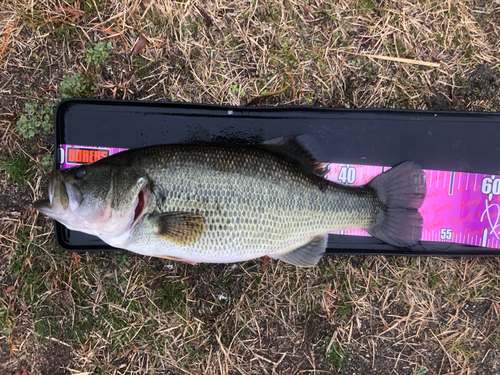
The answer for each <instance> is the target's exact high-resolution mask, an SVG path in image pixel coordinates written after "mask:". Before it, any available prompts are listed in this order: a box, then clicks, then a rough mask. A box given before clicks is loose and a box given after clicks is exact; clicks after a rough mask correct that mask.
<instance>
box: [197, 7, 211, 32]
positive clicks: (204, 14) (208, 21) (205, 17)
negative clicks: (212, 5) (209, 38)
mask: <svg viewBox="0 0 500 375" xmlns="http://www.w3.org/2000/svg"><path fill="white" fill-rule="evenodd" d="M196 9H198V12H200V13H201V15H202V17H203V21H205V26H206V27H210V26H212V25H213V22H212V19H211V18H210V16H209V15H208V14H207V12H205V11H204V10H203V9H201V8H200V7H198V6H197V7H196Z"/></svg>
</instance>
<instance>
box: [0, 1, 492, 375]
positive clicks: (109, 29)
mask: <svg viewBox="0 0 500 375" xmlns="http://www.w3.org/2000/svg"><path fill="white" fill-rule="evenodd" d="M0 9H1V12H0V20H1V21H0V67H1V69H0V107H1V111H0V140H1V142H2V145H1V151H0V166H1V169H2V171H1V173H0V192H1V194H0V223H1V224H0V373H3V372H5V373H7V374H12V373H16V371H17V370H18V369H20V368H21V366H25V367H26V368H28V370H29V372H31V373H32V374H56V375H57V374H73V373H75V374H78V373H80V374H83V373H95V374H185V373H189V374H202V373H205V374H233V373H241V374H273V373H278V374H279V373H294V374H295V373H300V374H314V373H316V374H323V373H324V374H339V373H340V374H354V373H356V374H365V373H384V374H386V373H387V374H388V373H397V374H412V375H413V374H418V375H423V374H436V375H437V374H439V375H444V374H467V373H471V374H473V373H477V374H490V373H495V372H498V371H500V364H499V362H498V361H499V358H500V351H499V343H500V331H499V328H498V327H499V326H500V276H499V275H500V263H499V261H498V259H430V258H411V259H409V258H385V257H348V256H336V257H330V258H327V259H324V260H322V261H321V263H320V264H319V265H318V266H317V267H315V268H313V269H310V270H302V269H296V268H295V267H291V266H288V265H285V264H282V263H281V262H276V261H273V260H266V259H259V260H255V261H250V262H245V263H241V264H236V265H234V266H233V265H198V266H191V265H186V264H182V263H178V262H170V261H164V260H159V259H152V258H147V257H141V256H136V255H133V254H128V253H115V252H113V253H101V254H97V253H88V254H71V253H65V252H63V251H62V250H60V249H58V248H57V246H56V245H55V241H54V236H53V227H52V223H51V221H49V220H47V219H46V218H43V217H41V216H40V215H38V214H37V213H36V212H35V211H34V210H33V209H32V207H31V206H30V203H31V202H32V201H33V200H35V199H39V198H41V197H42V196H43V197H45V196H46V192H47V178H46V171H47V169H49V168H50V167H51V165H52V163H53V159H52V157H51V155H52V154H53V152H54V150H53V139H52V136H51V134H50V133H51V131H52V129H51V124H52V120H51V116H52V111H53V108H54V105H55V104H56V103H57V101H59V100H61V99H63V98H68V97H96V98H120V99H142V100H166V99H168V100H173V101H181V102H203V103H214V104H227V105H244V104H247V103H248V102H250V101H251V100H252V98H254V97H256V96H259V95H266V94H268V93H274V94H273V95H270V96H268V97H265V98H263V99H262V100H260V101H257V103H258V105H321V106H329V107H344V108H366V107H382V108H408V109H432V110H437V109H448V110H470V111H493V110H498V108H500V97H499V94H498V93H499V92H500V84H499V82H500V69H499V60H498V51H499V50H500V40H499V38H497V37H496V35H498V32H499V26H498V25H499V14H500V13H499V12H500V8H499V7H498V5H497V4H496V3H495V2H486V3H485V2H482V1H475V2H470V1H465V0H457V1H455V2H446V1H441V2H439V1H420V0H409V1H407V2H377V1H372V0H352V1H347V0H340V1H323V2H319V1H310V2H307V4H306V3H300V2H290V1H277V0H271V1H268V2H265V4H263V3H259V2H233V3H230V2H227V3H222V2H213V3H204V2H192V1H163V0H159V1H125V2H123V1H117V0H111V1H101V0H84V1H79V2H74V1H68V2H56V1H53V0H40V1H37V2H32V1H27V0H19V1H13V0H3V1H2V0H0ZM141 36H143V39H142V40H144V38H145V40H146V42H145V44H144V45H143V47H142V48H141V49H140V51H138V53H133V52H134V46H136V45H137V43H138V41H139V40H140V39H141ZM368 55H369V56H368ZM401 58H405V59H407V60H404V61H402V60H401Z"/></svg>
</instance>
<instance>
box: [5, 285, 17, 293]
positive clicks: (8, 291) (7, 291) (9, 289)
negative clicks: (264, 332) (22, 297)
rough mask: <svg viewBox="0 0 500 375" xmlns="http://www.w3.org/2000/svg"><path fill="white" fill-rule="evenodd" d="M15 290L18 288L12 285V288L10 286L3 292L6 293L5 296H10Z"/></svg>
mask: <svg viewBox="0 0 500 375" xmlns="http://www.w3.org/2000/svg"><path fill="white" fill-rule="evenodd" d="M14 289H16V287H15V286H14V285H11V286H8V287H7V288H5V289H4V290H3V291H4V292H5V294H9V293H11V292H12V291H14Z"/></svg>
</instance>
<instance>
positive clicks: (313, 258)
mask: <svg viewBox="0 0 500 375" xmlns="http://www.w3.org/2000/svg"><path fill="white" fill-rule="evenodd" d="M327 240H328V234H324V235H321V236H316V237H313V239H312V240H311V241H309V242H308V243H306V244H305V245H304V246H301V247H299V248H297V249H295V250H292V251H290V252H288V253H285V254H280V255H270V257H271V258H277V259H280V260H282V261H283V262H286V263H290V264H293V265H294V266H297V267H312V266H315V265H316V264H317V263H318V262H319V260H320V259H321V257H322V256H323V254H324V253H325V250H326V243H327Z"/></svg>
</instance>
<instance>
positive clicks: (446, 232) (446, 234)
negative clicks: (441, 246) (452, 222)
mask: <svg viewBox="0 0 500 375" xmlns="http://www.w3.org/2000/svg"><path fill="white" fill-rule="evenodd" d="M452 237H453V230H451V229H447V228H442V229H441V239H442V240H451V238H452Z"/></svg>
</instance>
